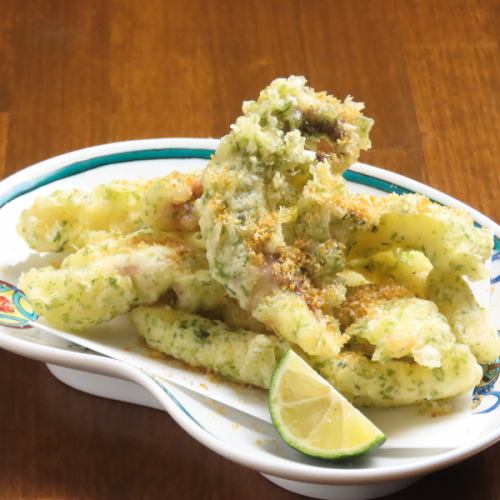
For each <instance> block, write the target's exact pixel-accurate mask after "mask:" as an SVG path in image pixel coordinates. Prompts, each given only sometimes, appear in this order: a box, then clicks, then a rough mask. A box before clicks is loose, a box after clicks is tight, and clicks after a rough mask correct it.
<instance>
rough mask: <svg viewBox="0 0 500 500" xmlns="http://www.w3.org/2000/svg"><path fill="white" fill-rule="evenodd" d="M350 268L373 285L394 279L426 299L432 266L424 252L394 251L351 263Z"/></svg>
mask: <svg viewBox="0 0 500 500" xmlns="http://www.w3.org/2000/svg"><path fill="white" fill-rule="evenodd" d="M349 267H350V268H351V269H353V270H355V271H357V272H359V273H361V274H362V275H363V276H365V277H366V278H367V279H368V280H369V281H370V282H372V283H380V284H381V283H387V281H388V280H390V279H392V280H394V281H395V282H397V283H399V284H400V285H403V286H404V287H406V288H407V289H408V290H410V291H411V292H412V293H413V294H415V295H416V296H417V297H420V298H426V295H425V287H426V281H427V276H428V275H429V273H430V272H431V270H432V264H431V263H430V262H429V259H427V257H425V255H424V254H423V253H422V252H419V251H415V250H401V249H399V248H398V249H394V250H389V251H386V252H381V253H378V254H375V255H372V256H371V257H367V258H363V259H356V260H352V261H350V262H349Z"/></svg>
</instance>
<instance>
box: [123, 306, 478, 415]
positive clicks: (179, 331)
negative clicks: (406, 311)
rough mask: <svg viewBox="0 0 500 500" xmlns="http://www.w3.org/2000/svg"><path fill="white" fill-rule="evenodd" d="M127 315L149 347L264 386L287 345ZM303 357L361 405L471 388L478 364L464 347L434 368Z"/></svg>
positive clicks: (188, 318) (142, 311)
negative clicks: (441, 364)
mask: <svg viewBox="0 0 500 500" xmlns="http://www.w3.org/2000/svg"><path fill="white" fill-rule="evenodd" d="M131 318H132V322H133V323H134V326H135V327H136V329H137V331H138V332H139V334H140V335H141V336H142V337H144V339H145V340H146V342H147V344H148V345H149V346H150V347H152V348H153V349H155V350H158V351H160V352H162V353H164V354H166V355H168V356H172V357H174V358H175V359H179V360H181V361H184V362H185V363H188V364H189V365H191V366H196V367H202V368H205V369H208V370H211V371H214V372H215V373H218V374H220V375H222V376H224V377H227V378H229V379H231V380H234V381H236V382H241V383H245V384H252V385H255V386H257V387H263V388H265V389H267V388H268V387H269V383H270V380H271V374H272V372H273V370H274V368H275V366H276V363H277V362H278V361H279V359H280V358H281V356H282V355H283V354H284V352H286V350H287V347H288V343H287V342H286V341H283V340H281V339H280V338H279V337H276V336H275V335H262V334H257V333H254V332H251V331H248V330H237V329H229V328H228V327H227V326H226V325H224V324H223V323H221V322H220V321H213V320H208V319H206V318H202V317H200V316H198V315H194V314H186V313H182V312H179V311H175V310H173V309H171V308H168V307H158V306H156V307H138V308H137V309H135V310H134V311H133V312H132V314H131ZM444 324H446V323H444ZM307 360H308V361H309V363H311V365H312V366H313V367H314V368H315V369H316V370H317V371H318V372H319V373H320V374H321V375H322V376H323V377H325V378H326V379H327V380H328V381H330V382H331V383H332V384H333V385H334V386H335V387H337V388H338V390H340V391H341V392H342V394H344V395H345V396H346V397H347V398H348V399H350V400H351V401H353V402H355V403H356V404H360V405H363V406H379V407H390V406H399V405H404V404H411V403H416V402H420V401H424V400H430V399H433V400H438V399H443V398H447V397H450V396H454V395H456V394H459V393H461V392H464V391H467V390H469V389H471V388H472V387H474V385H475V384H476V383H477V382H478V381H479V379H480V377H481V368H480V367H479V365H477V363H476V362H475V360H474V357H473V356H472V355H471V353H470V351H469V350H468V349H467V347H465V346H456V348H454V349H452V350H450V351H449V353H448V354H447V356H446V357H444V359H443V366H442V367H441V368H439V369H431V368H429V367H424V366H419V365H417V364H415V363H411V362H408V361H401V360H391V361H388V362H386V363H378V362H374V361H371V360H370V359H368V358H367V357H365V356H364V355H362V354H360V353H357V352H354V351H343V352H342V353H341V354H340V355H339V356H337V357H335V358H322V357H316V356H307Z"/></svg>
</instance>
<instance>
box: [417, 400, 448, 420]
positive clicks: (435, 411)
mask: <svg viewBox="0 0 500 500" xmlns="http://www.w3.org/2000/svg"><path fill="white" fill-rule="evenodd" d="M418 413H419V414H420V415H428V416H430V417H432V418H436V417H444V416H446V415H450V414H451V413H453V405H452V404H451V403H447V402H445V401H429V400H426V401H422V402H421V403H420V405H419V407H418Z"/></svg>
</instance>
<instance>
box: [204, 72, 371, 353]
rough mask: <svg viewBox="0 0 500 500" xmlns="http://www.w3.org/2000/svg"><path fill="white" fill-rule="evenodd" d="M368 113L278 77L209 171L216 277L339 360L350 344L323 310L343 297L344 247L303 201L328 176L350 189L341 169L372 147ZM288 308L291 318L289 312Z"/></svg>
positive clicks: (207, 211)
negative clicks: (340, 276)
mask: <svg viewBox="0 0 500 500" xmlns="http://www.w3.org/2000/svg"><path fill="white" fill-rule="evenodd" d="M362 107H363V106H362V104H358V103H354V102H353V101H352V100H351V99H350V98H347V99H346V100H345V101H343V102H341V101H339V100H338V99H336V98H334V97H332V96H328V95H327V94H325V93H317V92H314V90H313V89H311V88H309V87H307V86H306V85H305V80H304V79H303V78H300V77H290V78H289V79H278V80H275V81H274V82H273V83H271V85H270V86H269V87H267V88H266V89H265V90H263V91H262V92H261V94H260V96H259V98H258V99H257V100H256V101H250V102H247V103H245V104H244V106H243V113H244V115H243V116H241V117H240V118H238V120H237V121H236V123H235V124H234V125H233V126H232V127H231V132H230V133H229V134H228V135H227V136H225V137H224V138H223V139H222V140H221V143H220V145H219V147H218V148H217V151H216V154H215V155H214V157H213V158H212V160H211V161H210V163H209V165H208V166H207V168H206V169H205V171H204V174H203V186H204V196H203V197H202V198H201V200H200V203H199V210H200V214H201V217H200V227H201V230H202V235H203V238H204V240H205V243H206V247H207V258H208V262H209V268H210V272H211V274H212V276H213V277H214V278H215V279H216V280H217V281H219V282H220V283H221V284H222V285H224V287H225V288H226V290H227V291H228V293H229V294H230V295H231V296H232V297H235V298H236V299H237V300H238V301H239V302H240V305H241V306H242V307H243V308H246V309H249V310H250V311H253V313H254V316H255V317H256V318H257V319H259V320H260V321H262V322H263V323H265V324H267V325H268V326H270V327H271V328H273V329H274V331H275V332H276V333H277V334H278V335H280V336H282V337H284V338H286V339H287V340H290V341H291V342H295V343H297V344H298V345H299V346H300V347H301V348H302V349H304V350H305V351H306V352H308V353H310V354H321V353H323V354H335V353H337V352H339V350H340V348H341V346H342V345H343V343H344V342H345V340H346V339H344V338H343V337H342V335H341V333H340V330H339V327H338V323H337V321H336V320H335V318H334V317H332V316H326V315H324V314H323V312H322V309H323V307H325V306H326V307H328V306H329V307H332V306H334V305H337V304H338V303H340V302H341V301H342V299H343V293H344V287H343V285H342V282H341V280H339V279H330V277H331V278H333V276H332V275H333V274H334V273H335V272H336V271H339V270H340V269H342V267H343V261H344V259H343V251H344V246H343V244H342V243H339V240H338V239H337V238H331V236H330V234H328V231H325V229H324V227H323V225H322V224H318V223H317V221H316V220H309V219H308V218H310V217H311V212H310V211H309V210H308V207H307V200H305V201H302V199H301V197H302V195H303V193H305V194H307V190H308V183H311V182H312V183H314V182H321V179H320V178H319V177H321V176H320V173H321V172H324V175H323V177H328V178H329V179H330V182H331V184H332V185H334V186H335V189H336V190H337V191H339V192H342V191H343V190H344V189H345V183H344V182H343V181H342V180H341V179H340V177H338V176H334V173H338V172H341V171H342V170H343V169H345V168H347V167H348V166H349V165H350V164H352V163H353V162H354V161H355V160H356V159H357V157H358V154H359V151H360V150H361V149H366V148H368V147H369V145H370V142H369V139H368V132H369V129H370V128H371V125H372V120H370V119H369V118H366V117H364V116H363V115H362V114H361V109H362ZM314 152H316V153H314ZM339 179H340V180H339ZM323 285H331V286H332V287H336V293H335V291H333V290H332V288H331V287H330V290H325V288H326V287H325V288H324V287H323ZM332 292H333V293H332ZM332 302H333V303H332ZM286 304H288V305H287V306H286V310H287V311H290V313H293V315H291V316H287V317H286V316H285V314H284V313H283V307H284V306H285V305H286ZM292 304H293V305H292Z"/></svg>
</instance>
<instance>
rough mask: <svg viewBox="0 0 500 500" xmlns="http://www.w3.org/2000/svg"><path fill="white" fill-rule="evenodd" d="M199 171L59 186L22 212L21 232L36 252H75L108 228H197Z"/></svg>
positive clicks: (118, 231)
mask: <svg viewBox="0 0 500 500" xmlns="http://www.w3.org/2000/svg"><path fill="white" fill-rule="evenodd" d="M201 192H202V187H201V183H200V176H199V174H196V173H195V174H180V173H178V172H173V173H171V174H169V175H167V176H165V177H162V178H157V179H151V180H138V181H114V182H110V183H108V184H102V185H100V186H97V187H96V188H95V189H94V190H92V191H82V190H80V189H73V190H70V191H62V190H60V191H55V192H54V193H52V194H51V195H50V196H47V197H43V198H37V199H36V200H35V202H34V203H33V205H32V206H31V207H30V208H29V209H27V210H25V211H24V212H23V213H22V214H21V218H20V220H19V224H18V226H17V230H18V233H19V234H20V236H21V237H22V238H23V239H24V240H25V241H26V243H28V245H29V246H30V247H31V248H33V249H34V250H37V251H38V252H59V251H62V250H65V251H74V250H76V249H78V248H82V247H83V246H85V245H86V244H87V243H89V242H94V243H95V242H96V241H98V240H99V239H106V238H107V237H108V235H109V233H113V234H116V235H120V234H128V233H131V232H133V231H137V230H140V229H154V230H160V231H182V232H184V231H195V230H196V229H197V227H198V217H197V216H196V214H195V213H194V210H195V209H194V207H193V202H194V200H195V199H196V198H198V197H199V196H200V195H201Z"/></svg>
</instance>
